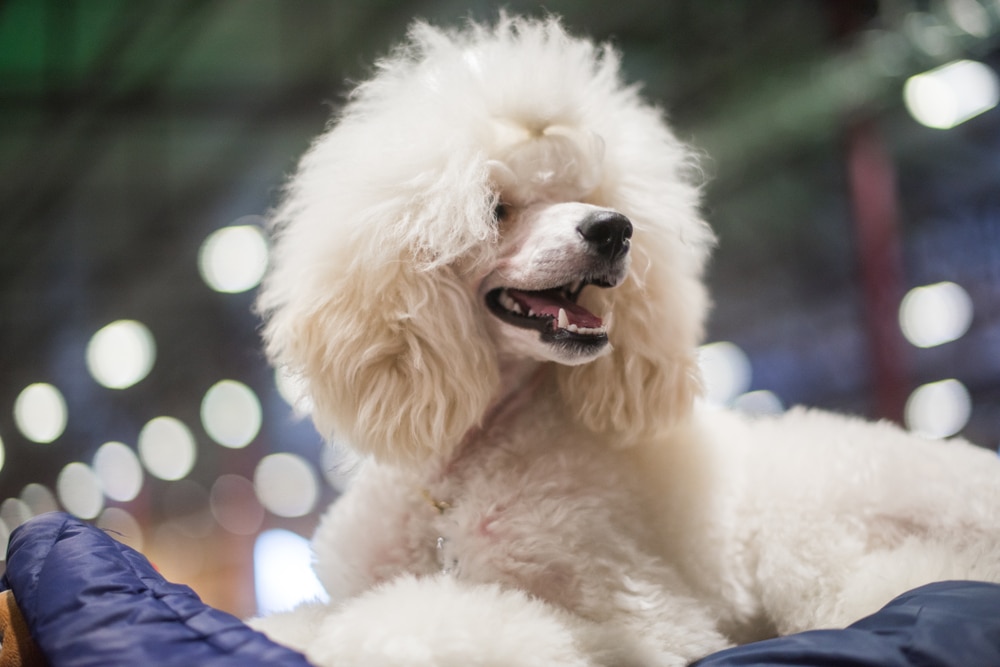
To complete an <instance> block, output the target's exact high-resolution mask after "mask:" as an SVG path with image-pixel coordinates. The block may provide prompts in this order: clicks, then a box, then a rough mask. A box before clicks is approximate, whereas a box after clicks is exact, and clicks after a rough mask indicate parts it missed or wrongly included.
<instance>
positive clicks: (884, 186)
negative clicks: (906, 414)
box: [847, 119, 908, 423]
mask: <svg viewBox="0 0 1000 667" xmlns="http://www.w3.org/2000/svg"><path fill="white" fill-rule="evenodd" d="M847 172H848V182H849V188H850V197H851V204H852V210H853V214H854V228H855V234H856V243H857V252H858V260H859V264H860V266H859V269H860V278H861V291H862V299H863V302H864V316H865V323H866V327H867V338H868V350H869V354H870V360H871V373H872V377H871V379H872V391H873V394H874V400H875V411H876V416H877V417H880V418H884V419H891V420H893V421H896V422H898V423H902V421H903V409H904V406H905V404H906V395H907V394H906V392H907V388H908V379H907V358H906V357H907V355H906V352H907V346H906V341H905V339H904V338H903V335H902V332H901V331H900V328H899V318H898V312H899V302H900V299H901V298H902V291H903V261H902V251H901V243H900V238H899V209H898V205H897V199H896V175H895V169H894V167H893V163H892V159H891V157H890V156H889V154H888V151H887V150H886V147H885V143H884V142H883V140H882V136H881V134H880V132H879V130H878V127H877V124H876V123H875V121H873V120H871V119H865V120H861V121H858V122H855V123H853V124H852V125H851V126H850V127H849V128H848V130H847Z"/></svg>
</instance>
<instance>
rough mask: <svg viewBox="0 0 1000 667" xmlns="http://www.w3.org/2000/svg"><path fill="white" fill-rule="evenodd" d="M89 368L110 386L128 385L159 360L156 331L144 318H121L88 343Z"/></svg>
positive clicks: (138, 379)
mask: <svg viewBox="0 0 1000 667" xmlns="http://www.w3.org/2000/svg"><path fill="white" fill-rule="evenodd" d="M86 359H87V370H89V371H90V374H91V376H93V378H94V379H95V380H97V382H99V383H100V384H102V385H103V386H105V387H108V388H110V389H125V388H126V387H131V386H132V385H134V384H135V383H137V382H139V381H140V380H142V379H143V378H144V377H146V376H147V375H149V371H150V370H152V368H153V363H154V362H155V360H156V343H155V342H154V340H153V334H152V333H150V331H149V329H147V328H146V326H145V325H144V324H142V323H141V322H136V321H135V320H118V321H116V322H112V323H111V324H109V325H107V326H105V327H103V328H102V329H100V330H99V331H98V332H97V333H95V334H94V335H93V336H92V337H91V339H90V342H89V343H87V355H86Z"/></svg>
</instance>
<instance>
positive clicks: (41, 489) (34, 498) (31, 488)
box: [21, 482, 59, 516]
mask: <svg viewBox="0 0 1000 667" xmlns="http://www.w3.org/2000/svg"><path fill="white" fill-rule="evenodd" d="M21 500H22V502H24V504H25V505H26V506H27V508H28V511H29V512H31V515H32V516H38V515H39V514H45V513H46V512H54V511H56V510H57V509H59V504H58V503H57V502H56V497H55V496H54V495H53V494H52V491H50V490H49V488H48V487H47V486H43V485H41V484H38V483H37V482H31V483H30V484H27V485H25V487H24V488H23V489H21Z"/></svg>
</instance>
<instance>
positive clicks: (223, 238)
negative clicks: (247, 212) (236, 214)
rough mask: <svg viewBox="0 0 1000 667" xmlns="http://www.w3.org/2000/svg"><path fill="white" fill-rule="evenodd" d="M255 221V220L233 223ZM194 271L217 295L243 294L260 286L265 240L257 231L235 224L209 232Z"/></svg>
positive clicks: (254, 226)
mask: <svg viewBox="0 0 1000 667" xmlns="http://www.w3.org/2000/svg"><path fill="white" fill-rule="evenodd" d="M251 218H252V219H254V220H258V219H259V218H258V217H257V216H248V218H241V219H240V220H237V222H241V221H249V219H251ZM198 269H199V271H200V272H201V277H202V279H203V280H204V281H205V283H206V284H207V285H208V286H209V287H211V288H212V289H214V290H215V291H217V292H225V293H228V294H233V293H237V292H245V291H247V290H250V289H253V288H254V287H256V286H257V285H259V284H260V281H261V279H262V278H263V277H264V273H265V272H266V271H267V240H266V239H265V238H264V233H263V232H262V231H261V229H260V227H258V226H256V225H253V224H235V225H232V226H230V227H223V228H222V229H219V230H216V231H215V232H212V233H211V234H210V235H209V236H208V238H206V239H205V242H204V243H203V244H202V246H201V250H200V252H199V255H198Z"/></svg>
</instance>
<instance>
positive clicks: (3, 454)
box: [0, 438, 7, 470]
mask: <svg viewBox="0 0 1000 667" xmlns="http://www.w3.org/2000/svg"><path fill="white" fill-rule="evenodd" d="M6 458H7V450H5V449H4V446H3V438H0V470H3V464H4V462H5V461H6Z"/></svg>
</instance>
